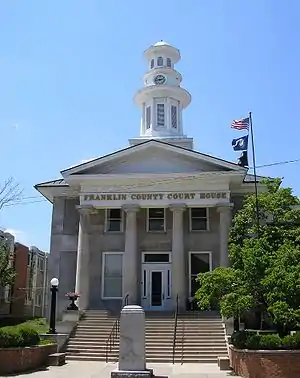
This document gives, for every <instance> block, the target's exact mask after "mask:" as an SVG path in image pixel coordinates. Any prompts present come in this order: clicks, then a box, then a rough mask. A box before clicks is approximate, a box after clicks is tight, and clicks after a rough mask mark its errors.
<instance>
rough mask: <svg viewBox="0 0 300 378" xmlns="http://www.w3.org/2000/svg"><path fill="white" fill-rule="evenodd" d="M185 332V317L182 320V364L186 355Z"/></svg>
mask: <svg viewBox="0 0 300 378" xmlns="http://www.w3.org/2000/svg"><path fill="white" fill-rule="evenodd" d="M184 332H185V320H184V319H183V322H182V334H181V357H180V364H181V365H182V364H183V357H184Z"/></svg>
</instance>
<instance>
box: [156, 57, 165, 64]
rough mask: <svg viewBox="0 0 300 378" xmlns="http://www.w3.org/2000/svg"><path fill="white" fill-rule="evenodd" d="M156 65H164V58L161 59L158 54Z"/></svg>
mask: <svg viewBox="0 0 300 378" xmlns="http://www.w3.org/2000/svg"><path fill="white" fill-rule="evenodd" d="M157 65H158V66H159V67H161V66H163V65H164V60H163V58H162V57H161V56H159V57H158V58H157Z"/></svg>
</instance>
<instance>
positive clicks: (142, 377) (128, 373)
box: [110, 369, 153, 378]
mask: <svg viewBox="0 0 300 378" xmlns="http://www.w3.org/2000/svg"><path fill="white" fill-rule="evenodd" d="M110 376H111V378H152V377H153V370H152V369H146V370H118V369H116V370H114V371H112V372H111V374H110Z"/></svg>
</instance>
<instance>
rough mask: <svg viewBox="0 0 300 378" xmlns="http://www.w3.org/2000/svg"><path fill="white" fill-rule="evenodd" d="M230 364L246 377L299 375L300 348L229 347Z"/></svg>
mask: <svg viewBox="0 0 300 378" xmlns="http://www.w3.org/2000/svg"><path fill="white" fill-rule="evenodd" d="M229 358H230V366H231V368H232V369H233V371H234V372H235V373H236V374H238V375H240V376H241V377H246V378H266V377H270V378H296V377H300V350H249V349H236V348H234V347H233V346H232V345H230V347H229Z"/></svg>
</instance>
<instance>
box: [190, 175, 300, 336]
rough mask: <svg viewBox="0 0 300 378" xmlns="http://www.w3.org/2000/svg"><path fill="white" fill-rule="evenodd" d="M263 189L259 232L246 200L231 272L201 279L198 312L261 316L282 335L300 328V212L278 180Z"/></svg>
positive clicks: (235, 227) (234, 231) (236, 225)
mask: <svg viewBox="0 0 300 378" xmlns="http://www.w3.org/2000/svg"><path fill="white" fill-rule="evenodd" d="M265 184H266V191H265V192H263V193H260V194H259V195H258V203H259V220H260V222H259V228H258V225H257V222H256V207H255V196H254V195H249V196H247V197H246V198H245V201H244V204H243V207H242V209H241V210H239V211H238V212H237V213H236V215H235V217H234V219H233V224H232V228H231V231H230V239H229V251H230V260H231V267H230V268H217V269H215V270H214V271H213V272H208V273H204V274H203V273H202V274H199V276H198V281H199V286H200V288H199V290H198V291H197V293H196V297H197V300H198V305H199V307H200V309H203V310H204V309H210V308H213V307H215V306H216V305H217V306H219V308H220V310H221V313H222V315H223V316H225V317H231V316H234V317H238V316H244V315H246V314H249V311H250V312H251V313H252V314H253V313H257V314H263V315H264V316H265V317H269V318H271V320H272V321H273V322H274V323H276V324H277V325H278V328H280V330H281V331H282V332H283V333H284V332H285V331H286V330H287V329H288V328H291V327H295V326H296V325H297V324H298V323H300V312H299V310H298V308H300V211H299V210H295V209H293V208H292V206H293V205H298V204H299V199H298V198H297V197H295V196H294V195H293V194H292V190H291V189H290V188H281V187H280V180H279V179H276V180H273V181H270V180H267V181H266V182H265ZM270 221H271V222H270Z"/></svg>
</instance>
